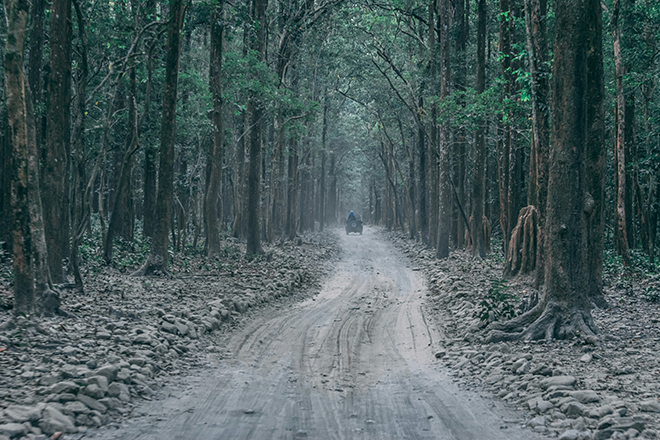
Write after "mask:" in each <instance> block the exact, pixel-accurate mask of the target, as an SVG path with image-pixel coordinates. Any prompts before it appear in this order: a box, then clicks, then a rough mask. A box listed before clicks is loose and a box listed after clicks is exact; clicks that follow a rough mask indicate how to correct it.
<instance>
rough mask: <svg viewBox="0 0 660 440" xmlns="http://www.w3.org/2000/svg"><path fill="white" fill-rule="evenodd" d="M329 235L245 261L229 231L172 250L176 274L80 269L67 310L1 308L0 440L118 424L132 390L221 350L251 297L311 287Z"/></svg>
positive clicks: (146, 395) (271, 298) (138, 394)
mask: <svg viewBox="0 0 660 440" xmlns="http://www.w3.org/2000/svg"><path fill="white" fill-rule="evenodd" d="M334 240H335V238H334V236H332V235H331V234H309V235H306V236H304V237H303V239H302V240H301V241H299V242H298V243H297V244H290V243H281V244H280V245H278V246H274V247H272V248H268V249H266V250H267V251H268V252H269V256H268V257H267V258H262V259H254V260H252V261H247V260H245V259H244V258H243V253H244V250H243V249H241V246H242V245H241V244H240V243H238V242H237V241H228V242H227V248H226V249H230V251H228V252H227V255H225V257H224V258H220V259H218V260H217V261H213V262H209V261H207V260H206V259H203V258H198V259H194V258H191V259H187V260H183V259H179V260H178V261H177V260H175V262H174V269H176V270H175V271H173V272H174V273H175V276H174V277H173V278H161V277H156V278H153V277H147V278H137V277H136V278H132V277H130V276H128V275H124V274H121V273H119V272H118V271H117V270H114V269H110V268H106V269H105V270H104V271H103V272H102V273H100V274H93V273H91V272H88V274H87V278H86V280H85V287H86V291H85V293H79V292H75V291H65V292H63V295H62V296H63V298H62V303H63V305H64V306H63V308H64V309H65V310H66V311H67V312H68V314H69V316H67V317H56V318H44V319H39V320H36V319H11V315H10V311H7V310H3V311H0V440H6V439H15V438H18V439H20V438H28V439H46V438H48V436H50V435H53V434H55V433H58V432H61V433H77V432H84V431H85V430H86V429H89V428H90V427H99V426H102V425H106V424H111V425H112V424H117V423H118V422H119V421H121V419H122V417H126V416H129V415H130V413H131V411H132V410H133V408H134V406H135V404H136V401H137V400H136V399H147V400H149V399H152V398H153V396H154V395H155V394H156V392H157V391H158V390H159V389H160V388H161V387H162V386H163V385H164V384H165V383H166V381H167V380H168V378H171V377H174V376H176V375H179V374H182V372H185V371H188V370H189V369H190V368H194V367H196V366H199V365H200V364H201V362H202V359H203V358H204V356H206V355H207V354H208V353H209V352H214V353H215V352H217V351H218V348H217V347H218V346H219V345H222V343H223V340H224V339H225V338H224V336H223V335H224V333H225V332H226V331H227V330H230V329H231V328H233V327H235V326H237V325H240V324H241V322H242V321H244V320H246V319H249V315H250V311H251V310H252V309H255V308H258V307H260V306H261V305H262V304H267V303H276V302H278V301H290V300H291V299H290V298H292V297H295V298H297V297H299V296H303V295H310V294H311V293H310V292H314V291H315V289H314V286H317V287H318V283H319V281H320V279H321V277H322V275H323V273H324V271H325V267H326V266H325V264H324V263H325V262H326V261H328V260H330V259H332V258H333V257H334V256H335V255H336V254H337V249H338V247H337V246H336V243H335V241H334ZM7 290H8V289H7ZM217 355H218V356H221V355H222V354H221V353H217Z"/></svg>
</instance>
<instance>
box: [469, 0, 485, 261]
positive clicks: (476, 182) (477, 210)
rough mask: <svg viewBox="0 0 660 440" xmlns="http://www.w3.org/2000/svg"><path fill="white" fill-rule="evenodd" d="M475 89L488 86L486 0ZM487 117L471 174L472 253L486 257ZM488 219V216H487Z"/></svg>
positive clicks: (480, 13)
mask: <svg viewBox="0 0 660 440" xmlns="http://www.w3.org/2000/svg"><path fill="white" fill-rule="evenodd" d="M476 86H477V87H476V92H477V93H478V94H483V93H484V90H485V88H486V0H479V1H478V3H477V84H476ZM485 125H486V124H485V121H478V126H477V130H476V132H475V135H474V165H473V176H472V215H471V217H470V235H471V239H472V254H473V255H477V254H478V255H479V256H480V257H481V258H485V257H486V237H485V234H484V220H483V219H484V218H485V216H484V186H485V184H486V179H485V176H486V174H485V173H486V169H485V165H486V139H485V131H486V129H485ZM486 220H487V219H486Z"/></svg>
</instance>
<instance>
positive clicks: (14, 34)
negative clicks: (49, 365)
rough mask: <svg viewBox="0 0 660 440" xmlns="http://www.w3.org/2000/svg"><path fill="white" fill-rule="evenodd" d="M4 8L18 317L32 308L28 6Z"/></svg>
mask: <svg viewBox="0 0 660 440" xmlns="http://www.w3.org/2000/svg"><path fill="white" fill-rule="evenodd" d="M5 7H6V8H5V11H6V14H7V16H6V19H7V40H6V45H5V60H4V68H5V72H4V74H5V93H6V96H7V98H6V103H7V119H8V128H9V134H10V139H11V145H12V179H11V183H12V184H11V207H12V213H13V224H12V237H13V244H12V245H13V259H14V265H13V269H14V315H15V316H20V315H30V314H32V313H33V312H34V310H35V298H34V272H33V263H32V252H33V249H32V247H33V243H32V233H31V230H30V206H29V197H30V194H29V189H28V185H29V184H28V155H29V152H28V127H27V125H28V120H27V119H28V118H27V103H26V99H27V97H26V93H25V88H26V85H25V74H24V72H23V50H24V44H25V40H26V25H27V16H28V9H29V5H28V2H27V1H25V0H10V1H9V2H7V3H6V4H5Z"/></svg>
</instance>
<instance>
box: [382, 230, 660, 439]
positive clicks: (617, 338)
mask: <svg viewBox="0 0 660 440" xmlns="http://www.w3.org/2000/svg"><path fill="white" fill-rule="evenodd" d="M385 234H386V235H387V237H388V238H389V239H390V240H391V241H393V242H394V243H395V244H396V245H397V247H398V248H399V249H401V250H402V251H403V252H404V253H405V254H407V255H408V256H409V257H410V258H411V259H412V260H413V262H414V264H416V265H417V266H418V267H419V269H420V270H422V271H423V272H424V274H425V275H426V279H427V285H428V287H429V297H428V298H427V299H428V301H427V304H426V313H427V314H428V315H431V316H432V317H433V318H432V319H434V320H435V323H436V325H437V326H438V327H439V328H441V329H442V330H443V332H444V334H445V339H444V340H443V341H442V342H441V343H440V344H439V345H438V346H436V347H433V351H432V352H431V353H432V354H431V355H434V356H435V358H436V359H437V360H436V362H437V365H438V368H446V369H448V370H449V372H450V374H451V375H452V376H454V380H455V381H456V382H458V384H459V386H460V387H461V388H463V389H470V390H478V391H479V392H483V393H485V394H486V395H491V396H492V397H493V398H500V399H503V400H505V401H506V402H508V404H510V405H511V406H512V407H515V408H518V409H523V410H527V411H528V418H527V419H526V420H524V421H521V424H523V425H525V426H527V427H528V428H529V429H532V430H534V431H535V432H539V433H542V434H544V435H547V436H549V437H557V438H560V439H566V440H568V439H571V440H573V439H575V440H577V439H580V440H587V439H588V440H595V439H628V438H644V439H656V438H660V416H658V413H659V412H660V357H659V356H658V353H659V352H660V329H659V327H658V322H660V306H659V304H658V303H652V302H648V301H646V300H645V299H644V298H643V295H636V294H635V292H643V289H642V288H639V287H632V288H631V287H630V286H628V285H624V284H623V283H620V282H616V280H614V281H611V280H606V288H605V296H606V299H607V301H608V302H609V304H610V308H609V309H607V310H600V309H594V310H592V315H593V318H594V321H595V323H596V324H597V325H598V328H599V329H600V331H601V332H600V334H599V335H598V337H597V338H596V339H589V338H584V339H581V338H575V339H573V340H566V341H557V340H550V341H546V340H541V341H528V342H523V341H520V342H506V343H497V344H486V343H484V342H483V341H484V336H485V335H486V332H487V324H488V321H492V320H493V319H494V318H495V316H494V315H495V313H490V316H489V314H488V313H487V310H486V313H485V314H484V313H483V312H484V308H483V306H482V301H484V297H485V296H486V294H487V292H488V291H489V289H491V288H495V289H500V291H504V292H506V293H508V294H510V295H511V296H512V297H515V298H516V299H515V300H513V299H512V300H511V302H512V303H513V306H514V308H515V310H516V312H517V313H522V311H523V310H527V309H528V308H529V305H530V304H533V302H534V297H535V296H537V295H539V292H537V291H536V290H535V289H534V288H533V279H532V278H531V277H530V278H524V277H523V278H516V279H512V280H507V282H506V284H505V285H504V287H503V288H502V287H501V284H498V281H499V280H501V278H502V273H503V270H502V269H503V264H502V261H498V259H497V258H496V257H494V256H491V257H490V258H489V259H487V260H484V261H482V260H480V259H478V258H477V259H475V258H473V257H472V256H471V255H470V254H469V253H467V252H463V251H454V252H452V253H451V255H450V256H449V258H447V259H445V260H438V259H436V258H435V256H434V253H433V252H432V251H430V250H428V249H425V248H424V247H423V246H422V245H421V244H420V243H417V242H414V241H410V240H408V239H406V238H405V237H404V236H402V235H401V234H399V233H385ZM498 286H500V287H498ZM622 286H623V287H622ZM479 316H486V317H487V319H486V321H482V320H481V319H480V317H479ZM499 319H504V318H501V317H500V318H499Z"/></svg>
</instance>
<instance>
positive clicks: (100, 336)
mask: <svg viewBox="0 0 660 440" xmlns="http://www.w3.org/2000/svg"><path fill="white" fill-rule="evenodd" d="M96 337H97V338H98V339H101V340H103V341H107V340H109V339H110V338H112V335H111V334H110V333H108V332H98V333H97V334H96Z"/></svg>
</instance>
